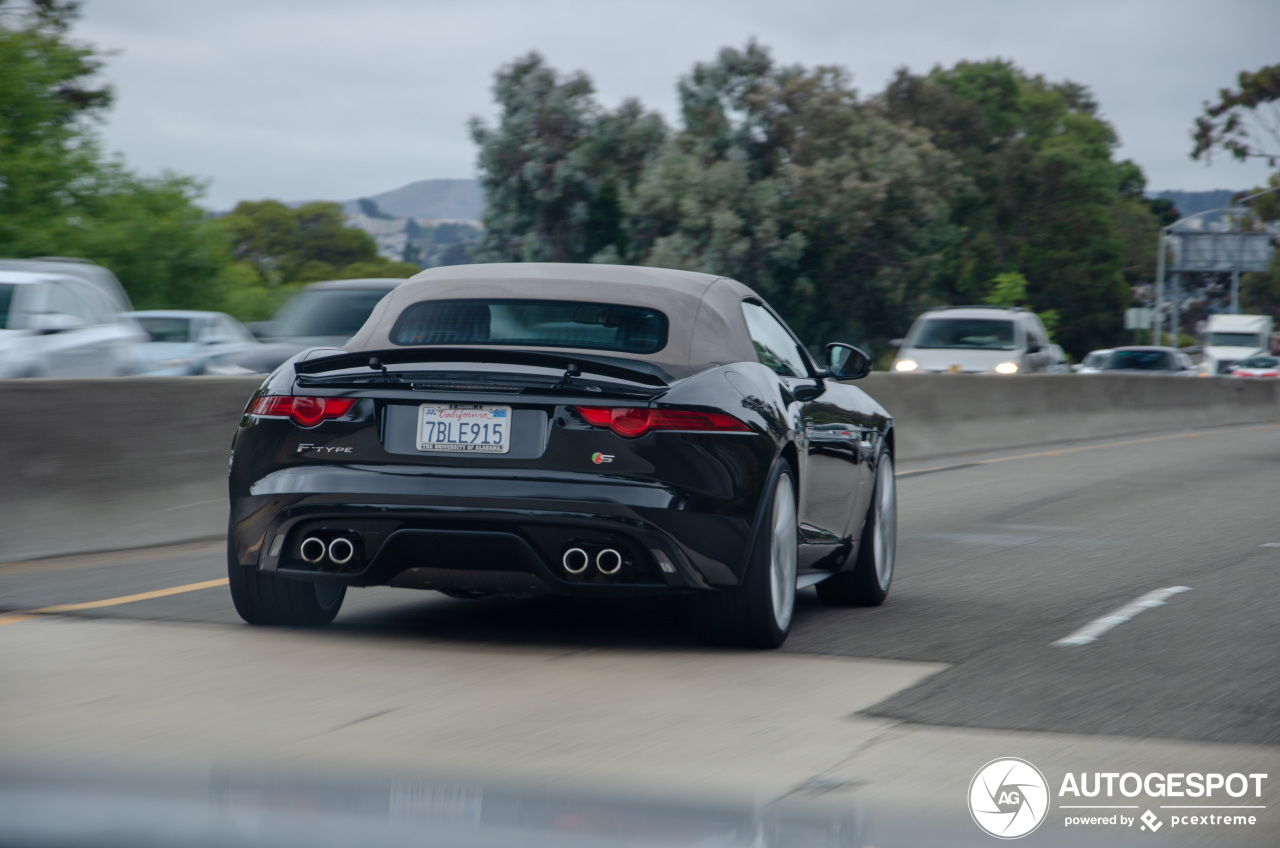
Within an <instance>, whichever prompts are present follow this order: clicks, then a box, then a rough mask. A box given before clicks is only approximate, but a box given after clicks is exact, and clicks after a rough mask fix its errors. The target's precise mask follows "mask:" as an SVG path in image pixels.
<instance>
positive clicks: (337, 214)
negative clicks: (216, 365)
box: [217, 200, 422, 320]
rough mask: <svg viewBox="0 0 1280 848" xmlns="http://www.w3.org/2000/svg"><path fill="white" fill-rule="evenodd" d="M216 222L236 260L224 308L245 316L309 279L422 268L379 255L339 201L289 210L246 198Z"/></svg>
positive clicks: (266, 308)
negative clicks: (346, 214) (350, 225)
mask: <svg viewBox="0 0 1280 848" xmlns="http://www.w3.org/2000/svg"><path fill="white" fill-rule="evenodd" d="M217 224H218V227H219V229H220V230H221V232H222V233H223V234H224V235H225V237H226V239H227V241H228V243H229V245H230V250H231V254H232V256H233V257H234V259H235V263H236V264H235V266H234V270H232V271H231V272H229V274H228V275H227V276H226V277H225V278H224V279H223V280H222V282H223V287H222V288H221V289H220V296H221V298H222V302H223V308H224V309H225V311H227V312H231V313H232V314H234V315H236V316H238V317H240V318H243V319H245V320H257V319H261V318H265V317H267V316H268V315H269V314H270V313H271V312H272V311H273V310H274V309H275V307H276V306H278V305H279V304H280V303H281V302H282V301H283V300H284V299H285V298H286V297H287V296H288V295H289V294H291V293H292V292H294V291H296V290H297V289H298V288H300V287H301V286H302V285H304V284H306V283H313V282H317V281H320V280H342V279H355V278H359V277H411V276H413V275H414V274H416V273H418V272H419V271H421V270H422V269H421V268H420V267H418V266H417V265H412V264H409V263H407V262H395V261H392V260H390V259H386V258H384V257H382V256H379V255H378V250H377V245H376V244H375V243H374V240H373V237H372V236H370V235H369V234H368V233H366V232H364V231H363V230H360V229H356V228H354V227H348V226H347V224H346V217H345V216H344V214H343V212H342V206H341V205H340V204H337V203H325V202H316V203H306V204H303V205H302V206H299V207H297V208H296V209H291V208H290V207H288V206H286V205H285V204H283V203H281V202H279V201H278V200H256V201H249V200H246V201H241V202H240V203H238V204H236V208H235V209H234V210H233V211H232V212H230V213H229V214H227V215H224V216H223V217H222V218H220V219H218V221H217Z"/></svg>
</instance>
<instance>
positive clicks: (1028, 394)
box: [858, 373, 1280, 459]
mask: <svg viewBox="0 0 1280 848" xmlns="http://www.w3.org/2000/svg"><path fill="white" fill-rule="evenodd" d="M858 385H860V386H861V387H862V388H863V389H865V390H866V391H867V393H869V394H870V395H871V396H872V397H874V398H875V399H876V400H878V401H879V402H880V403H881V404H882V405H883V406H884V408H885V409H887V410H889V412H890V413H891V414H892V415H893V416H894V419H895V421H896V422H897V430H898V456H899V458H900V459H923V458H925V457H931V456H946V455H949V454H958V453H969V452H973V451H983V450H996V449H1002V448H1018V447H1030V446H1033V445H1044V444H1051V443H1053V442H1062V441H1070V440H1072V439H1096V438H1108V437H1111V436H1125V435H1132V434H1134V433H1150V432H1154V431H1157V430H1178V429H1185V428H1199V427H1217V426H1222V425H1226V424H1256V423H1261V422H1266V421H1277V420H1280V380H1250V379H1243V378H1236V377H1157V376H1152V377H1148V376H1144V375H1140V374H1035V375H1030V374H1029V375H1022V376H1017V377H1006V376H1001V375H997V374H885V373H875V374H869V375H868V376H867V377H866V378H865V379H863V380H862V381H860V382H859V383H858Z"/></svg>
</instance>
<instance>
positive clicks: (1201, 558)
mask: <svg viewBox="0 0 1280 848" xmlns="http://www.w3.org/2000/svg"><path fill="white" fill-rule="evenodd" d="M899 505H900V535H899V547H898V567H897V574H896V576H895V580H894V585H893V590H892V593H891V595H890V598H889V601H888V602H887V603H886V604H885V605H884V606H883V607H880V608H877V609H852V610H850V609H835V608H827V607H824V606H823V605H821V604H820V603H819V602H818V601H817V598H816V596H815V595H814V594H813V592H812V590H808V591H806V592H803V593H801V598H800V602H799V608H798V610H797V615H796V620H795V625H794V629H793V631H792V634H791V637H790V639H789V640H788V642H787V643H786V645H785V646H784V648H783V649H782V651H781V652H777V653H774V654H772V655H768V658H767V660H764V659H762V660H761V662H762V663H764V662H767V663H769V664H770V665H769V668H786V665H785V664H786V663H805V662H806V660H805V657H804V656H803V655H808V656H809V658H810V659H809V661H808V662H809V664H807V665H803V666H800V665H797V666H795V667H796V668H801V667H803V668H805V669H810V670H817V671H815V672H814V673H815V674H828V673H830V672H828V671H826V670H827V669H832V668H837V667H838V666H835V665H831V664H830V663H829V664H827V665H823V664H820V663H819V664H817V665H814V664H813V663H812V661H813V660H816V659H818V658H828V659H839V660H848V661H849V662H850V663H857V662H860V661H867V660H872V661H875V660H882V661H891V662H892V663H900V664H904V665H902V666H901V668H910V667H911V666H909V665H907V664H913V663H920V664H933V665H929V666H928V667H926V666H923V665H922V666H920V668H921V669H924V670H923V671H921V673H920V674H917V675H910V674H907V675H906V676H904V677H903V678H902V680H903V682H902V685H901V686H899V687H897V688H896V689H893V690H892V691H888V692H884V693H877V694H875V695H874V696H871V695H868V697H873V700H872V701H870V702H866V699H864V702H862V703H859V704H857V705H856V708H855V709H852V710H849V711H848V712H849V713H850V714H851V717H852V719H853V720H857V721H863V720H865V721H866V722H868V724H867V725H866V726H868V727H871V726H872V725H874V726H876V727H881V728H884V727H902V728H912V727H920V728H922V729H923V730H922V732H926V731H927V732H928V733H932V732H933V731H931V730H928V729H929V728H972V729H986V730H992V731H1015V732H1023V733H1028V734H1045V733H1048V734H1077V735H1079V738H1084V737H1103V739H1102V744H1101V746H1100V750H1102V749H1105V747H1106V742H1105V739H1106V738H1108V737H1114V738H1116V739H1117V744H1130V743H1132V742H1133V740H1147V741H1148V742H1150V743H1152V744H1153V745H1154V746H1155V747H1154V748H1153V750H1156V749H1158V748H1159V746H1160V745H1163V744H1165V743H1166V742H1170V743H1172V742H1173V741H1177V742H1207V743H1228V744H1234V745H1237V746H1244V747H1240V748H1233V749H1230V750H1233V751H1247V752H1252V753H1253V754H1254V755H1255V756H1257V757H1260V758H1261V760H1262V761H1263V762H1264V763H1265V762H1267V761H1270V762H1271V763H1273V764H1274V766H1273V767H1274V768H1275V770H1274V772H1273V777H1274V779H1275V780H1276V781H1280V757H1277V756H1276V752H1277V751H1280V748H1275V747H1271V746H1280V660H1278V659H1277V658H1280V614H1277V610H1278V609H1280V426H1276V425H1265V426H1249V427H1235V428H1222V429H1215V430H1202V431H1197V432H1173V433H1163V434H1157V435H1153V436H1147V437H1132V438H1124V439H1113V440H1107V441H1101V442H1094V443H1076V444H1070V445H1062V446H1056V447H1054V448H1051V449H1047V450H1037V451H1022V452H1012V451H1011V452H1007V453H1004V454H1000V453H993V454H985V455H981V456H969V457H960V458H953V459H949V460H944V461H938V462H933V463H931V462H917V463H913V464H907V465H904V466H903V467H902V468H900V469H899ZM223 569H224V560H223V547H222V544H221V543H213V542H210V543H194V544H190V545H183V546H173V547H166V548H155V549H148V550H140V551H128V552H121V553H113V554H103V555H93V556H78V557H68V558H63V559H56V560H42V561H33V562H27V563H14V564H8V565H0V643H2V642H3V639H4V635H5V633H4V631H5V630H13V631H15V632H16V629H17V628H24V627H32V626H45V627H51V626H53V625H52V623H56V622H59V621H61V622H66V623H68V624H70V623H73V622H80V623H81V624H83V623H85V622H90V623H92V622H102V621H112V622H115V621H123V622H131V623H135V624H140V625H145V626H148V627H151V628H154V632H155V633H157V634H160V635H163V634H172V635H173V637H174V638H175V639H176V638H178V634H183V633H185V634H186V636H184V637H183V638H191V639H192V640H193V644H196V643H208V642H210V641H211V640H217V639H219V638H223V637H220V636H218V635H217V634H220V633H226V634H232V633H236V634H249V635H248V637H246V638H256V637H254V636H253V634H258V633H262V632H263V631H259V630H256V629H254V628H249V627H248V626H247V625H244V624H243V623H241V622H240V620H239V618H238V617H237V616H236V614H235V612H234V610H233V609H232V607H231V603H230V599H229V597H228V596H227V592H226V589H225V587H224V586H221V585H213V586H211V587H210V588H203V589H194V590H191V591H182V592H179V593H176V594H169V595H163V596H159V597H149V596H146V593H153V592H155V591H156V590H164V589H167V588H171V587H187V586H190V585H192V584H198V583H201V582H205V581H217V580H218V579H219V578H221V577H222V576H224V570H223ZM1159 590H1168V591H1167V592H1164V593H1163V594H1162V595H1160V596H1159V597H1160V598H1162V602H1154V603H1148V604H1146V605H1141V606H1139V607H1138V608H1136V609H1135V608H1132V607H1130V608H1129V609H1127V610H1126V611H1125V614H1124V615H1122V616H1121V618H1123V619H1124V620H1120V621H1110V622H1104V623H1103V624H1102V625H1098V626H1095V627H1093V628H1092V633H1093V635H1094V637H1095V638H1093V639H1092V640H1091V641H1081V643H1078V644H1055V643H1056V642H1059V640H1064V639H1067V638H1068V637H1070V636H1071V635H1072V634H1075V633H1078V632H1080V631H1081V630H1082V629H1085V630H1086V635H1088V631H1089V628H1090V626H1091V623H1093V622H1097V621H1098V620H1100V619H1105V618H1107V617H1108V616H1109V615H1114V614H1115V613H1116V611H1117V610H1122V609H1123V608H1126V607H1127V606H1129V605H1132V604H1133V602H1135V601H1138V600H1140V599H1143V598H1148V599H1149V598H1151V597H1152V595H1151V593H1156V592H1159ZM136 594H143V595H144V599H141V600H130V601H128V602H115V601H113V600H112V599H118V598H122V597H126V598H127V597H128V596H132V595H136ZM100 601H107V603H106V604H103V605H100V606H91V607H89V608H78V609H77V608H73V609H69V610H64V611H61V612H57V611H54V612H44V613H41V614H39V615H37V616H34V617H33V618H27V617H26V615H25V614H26V613H27V612H29V611H32V610H40V609H47V608H50V607H58V606H59V605H73V606H74V605H83V604H92V603H93V602H100ZM116 632H119V631H114V630H112V631H103V634H102V638H103V639H110V638H112V635H111V634H112V633H116ZM147 632H152V631H150V630H148V631H147ZM237 638H240V637H237ZM298 638H304V639H305V638H309V636H308V635H306V634H301V635H299V637H298ZM323 638H324V639H325V640H326V641H325V644H326V645H335V644H340V645H349V646H360V648H361V649H362V650H363V649H367V648H368V647H369V646H370V645H375V646H376V645H377V644H380V643H385V644H387V645H395V646H396V647H397V650H399V649H400V648H403V647H404V646H405V645H406V644H408V645H410V646H418V647H421V648H428V647H429V648H431V649H432V650H436V651H443V652H446V653H448V652H458V651H462V652H467V651H473V650H477V649H480V650H483V651H485V652H488V653H486V654H485V655H486V656H507V655H510V656H516V655H519V654H520V652H524V651H528V650H531V649H532V650H535V651H543V652H550V654H552V655H556V656H559V655H562V654H563V655H565V656H571V655H575V654H582V655H590V656H592V657H596V658H603V659H604V660H606V661H607V662H608V663H609V664H611V665H610V667H618V666H624V667H625V665H626V664H627V663H628V662H629V657H634V656H640V655H643V656H645V657H647V658H650V660H651V661H652V662H656V663H657V664H656V665H649V666H646V668H647V669H648V671H640V670H638V669H637V671H636V672H635V673H636V675H643V674H645V673H650V672H652V673H658V674H660V672H655V671H654V669H660V668H662V667H663V663H664V662H665V661H664V660H663V659H662V658H663V657H669V658H670V660H669V662H670V663H673V664H674V663H677V662H680V661H682V658H684V657H697V658H702V659H703V660H705V659H706V658H707V657H708V656H710V657H711V658H712V661H713V662H714V661H715V660H714V658H715V657H716V656H718V655H720V656H723V657H725V662H726V663H728V662H729V661H730V658H731V659H732V662H734V663H737V662H740V661H742V660H743V659H744V655H743V654H742V653H740V652H721V653H719V654H718V653H717V652H714V651H711V652H708V651H706V650H704V649H700V648H698V647H697V646H696V645H695V644H694V643H693V642H692V639H691V637H690V635H689V633H688V631H687V628H686V626H685V623H684V618H683V610H682V607H681V606H680V605H679V604H678V603H674V602H667V601H646V602H611V603H607V604H597V603H569V602H561V601H551V600H545V601H543V600H539V601H520V602H515V601H503V602H498V601H463V600H454V599H449V598H444V597H442V596H439V595H436V594H434V593H425V592H424V593H417V592H413V591H410V590H391V589H366V590H355V591H352V592H349V593H348V596H347V601H346V605H345V606H344V609H343V612H342V613H341V614H340V616H339V617H338V619H337V621H336V622H335V623H334V625H332V626H331V627H330V628H328V629H327V631H326V632H325V634H324V636H323ZM335 640H336V641H335ZM396 656H397V659H396V660H395V661H396V662H406V663H409V662H412V659H411V655H406V654H404V653H399V654H397V655H396ZM753 656H756V657H762V656H764V655H759V654H747V655H745V657H746V658H747V659H748V661H750V659H749V658H750V657H753ZM655 657H656V660H655V659H653V658H655ZM699 661H701V660H699ZM5 662H6V661H5V660H3V659H0V673H2V672H3V669H4V667H5ZM319 662H321V663H328V665H327V666H326V667H324V668H323V673H324V675H325V676H326V677H327V678H328V679H330V680H334V681H339V683H338V685H339V686H340V685H341V683H340V681H342V679H343V678H344V675H345V674H346V673H347V672H348V671H349V670H350V669H348V668H346V667H344V666H343V664H342V663H343V660H342V659H341V658H340V657H336V656H335V657H334V658H333V659H332V660H325V659H321V660H319ZM761 667H764V666H763V665H762V666H761ZM849 667H850V668H851V669H853V668H855V666H854V665H850V666H849ZM874 667H875V666H874V665H872V666H866V665H865V664H864V665H859V666H856V668H859V669H863V670H865V669H866V668H874ZM898 667H899V666H897V665H890V664H888V663H886V664H885V665H884V668H886V669H889V668H898ZM274 673H276V674H278V675H280V676H281V677H282V678H288V677H289V676H291V675H302V674H312V675H314V674H316V673H318V671H317V668H316V667H314V666H312V667H309V668H307V669H298V668H293V667H290V665H289V664H288V663H284V662H282V663H280V664H279V665H278V667H275V669H274ZM850 673H851V674H852V673H853V672H852V671H851V672H850ZM62 685H65V686H71V687H72V691H74V685H73V684H65V683H64V684H62ZM769 685H770V684H769V683H768V681H765V680H761V681H759V686H760V688H761V692H762V693H763V692H764V690H765V689H767V688H769ZM868 691H870V690H868ZM776 696H777V693H774V695H773V697H776ZM796 697H798V698H801V699H803V698H804V694H803V693H797V695H796ZM850 697H851V702H852V696H850ZM4 698H5V696H4V695H3V694H0V706H2V705H3V700H4ZM3 732H4V731H3V730H0V735H2V734H3ZM921 738H924V737H921ZM965 738H983V737H982V736H981V734H979V735H978V736H974V735H972V734H970V735H969V736H966V737H965ZM989 738H990V737H989ZM1000 738H1008V737H1000ZM1026 738H1032V737H1031V736H1028V737H1026ZM1035 738H1050V737H1035ZM1073 738H1075V737H1073ZM1134 744H1136V743H1134ZM1179 750H1184V749H1179ZM1185 750H1192V748H1186V749H1185ZM1196 750H1198V749H1196ZM1223 750H1227V749H1225V748H1224V749H1223ZM992 756H995V754H993V755H992ZM966 768H968V767H966ZM968 773H972V771H971V769H970V770H969V772H968ZM1067 844H1070V843H1067ZM1195 844H1199V843H1195Z"/></svg>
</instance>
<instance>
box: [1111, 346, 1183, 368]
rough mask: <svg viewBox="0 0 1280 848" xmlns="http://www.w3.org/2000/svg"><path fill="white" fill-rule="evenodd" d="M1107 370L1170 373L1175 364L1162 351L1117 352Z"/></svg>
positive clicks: (1112, 356) (1112, 355)
mask: <svg viewBox="0 0 1280 848" xmlns="http://www.w3.org/2000/svg"><path fill="white" fill-rule="evenodd" d="M1105 368H1106V370H1108V371H1170V370H1172V369H1173V368H1174V363H1173V361H1172V360H1171V358H1170V357H1169V355H1168V354H1167V353H1165V352H1164V351H1161V350H1117V351H1116V352H1115V353H1113V354H1111V359H1110V360H1109V361H1108V362H1107V364H1106V366H1105Z"/></svg>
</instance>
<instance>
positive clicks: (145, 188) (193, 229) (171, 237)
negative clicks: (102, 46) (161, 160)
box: [0, 0, 229, 307]
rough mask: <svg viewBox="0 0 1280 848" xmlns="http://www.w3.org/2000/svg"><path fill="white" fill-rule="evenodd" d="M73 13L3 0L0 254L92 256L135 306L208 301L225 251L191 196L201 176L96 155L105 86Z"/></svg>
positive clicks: (71, 7)
mask: <svg viewBox="0 0 1280 848" xmlns="http://www.w3.org/2000/svg"><path fill="white" fill-rule="evenodd" d="M76 17H77V4H75V3H68V2H55V0H34V2H13V0H0V255H8V256H17V257H22V256H41V255H61V256H79V257H82V258H85V259H90V260H92V261H94V262H97V263H99V264H101V265H104V266H106V267H108V268H110V269H111V270H112V271H114V272H115V273H116V275H117V276H118V277H119V278H120V280H121V282H122V283H123V284H124V286H125V289H126V290H127V291H128V292H129V294H130V296H131V297H132V298H133V300H134V303H135V305H137V306H139V307H153V306H204V305H207V304H209V303H210V302H212V301H213V300H214V299H216V298H215V296H214V294H213V292H212V289H213V287H214V286H215V281H216V280H217V278H218V277H219V275H220V274H221V273H222V272H223V269H225V267H226V266H227V263H228V260H229V255H228V253H227V249H226V244H225V242H224V241H223V240H222V237H221V235H220V234H219V232H218V231H217V230H216V228H215V227H214V226H213V225H212V224H211V222H209V221H208V220H207V216H206V215H205V214H204V213H203V211H202V210H200V209H199V208H198V207H197V206H196V201H197V200H198V199H199V197H200V195H201V193H202V191H203V186H202V185H201V184H200V183H198V182H197V181H195V180H192V179H190V178H185V177H179V176H175V175H163V176H161V177H157V178H144V177H139V176H137V175H135V174H133V173H131V172H130V171H128V170H127V169H126V168H125V167H124V165H123V164H122V163H121V162H119V161H116V160H112V159H108V158H107V157H106V156H105V155H104V154H103V153H102V150H101V146H100V143H99V141H98V139H97V137H96V135H95V133H94V131H93V129H94V121H95V119H97V118H99V117H100V116H101V115H102V113H103V112H105V110H106V109H107V108H108V107H109V106H110V105H111V100H112V95H111V90H110V88H108V87H107V86H104V85H99V84H98V83H97V81H96V76H97V74H98V73H99V72H100V70H101V68H102V60H101V58H100V56H99V54H98V53H97V52H96V51H95V49H94V48H93V47H91V46H89V45H86V44H81V43H79V42H76V41H74V40H72V39H71V37H70V30H71V27H72V26H73V24H74V23H75V20H76Z"/></svg>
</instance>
